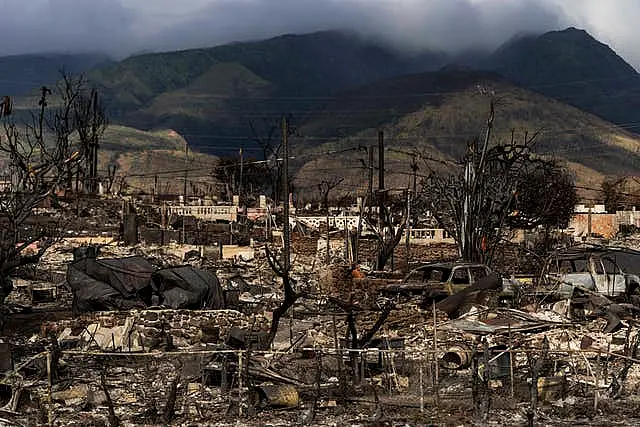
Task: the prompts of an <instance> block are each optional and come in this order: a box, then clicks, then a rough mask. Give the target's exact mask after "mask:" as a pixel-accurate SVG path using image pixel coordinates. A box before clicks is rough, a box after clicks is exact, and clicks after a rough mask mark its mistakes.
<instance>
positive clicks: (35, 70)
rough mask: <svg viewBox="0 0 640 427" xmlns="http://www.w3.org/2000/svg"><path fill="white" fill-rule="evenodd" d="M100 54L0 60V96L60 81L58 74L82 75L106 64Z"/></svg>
mask: <svg viewBox="0 0 640 427" xmlns="http://www.w3.org/2000/svg"><path fill="white" fill-rule="evenodd" d="M110 62H111V60H110V59H109V57H108V56H106V55H102V54H97V53H96V54H46V55H45V54H42V55H15V56H3V57H0V94H1V95H9V96H19V95H25V94H28V93H30V92H32V91H34V90H36V89H37V88H39V87H40V86H42V85H51V84H54V83H55V82H56V81H58V80H59V79H60V73H61V71H62V70H64V71H66V72H69V73H71V74H78V73H85V72H87V71H89V70H91V69H93V68H95V67H98V66H104V65H106V64H108V63H110Z"/></svg>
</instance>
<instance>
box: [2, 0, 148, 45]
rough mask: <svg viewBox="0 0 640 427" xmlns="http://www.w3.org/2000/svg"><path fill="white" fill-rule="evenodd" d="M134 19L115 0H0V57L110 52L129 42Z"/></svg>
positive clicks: (131, 12)
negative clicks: (46, 53)
mask: <svg viewBox="0 0 640 427" xmlns="http://www.w3.org/2000/svg"><path fill="white" fill-rule="evenodd" d="M135 17H136V11H135V10H131V9H127V8H126V7H124V6H123V5H122V4H121V3H120V2H118V1H116V0H90V1H86V0H29V1H24V0H3V1H2V2H1V3H0V54H4V55H7V54H21V53H34V52H50V51H58V52H60V51H63V52H76V51H102V50H113V48H114V47H115V46H118V45H120V46H122V45H123V44H124V43H127V41H128V40H130V36H132V35H133V31H132V29H133V28H132V24H133V23H134V21H135Z"/></svg>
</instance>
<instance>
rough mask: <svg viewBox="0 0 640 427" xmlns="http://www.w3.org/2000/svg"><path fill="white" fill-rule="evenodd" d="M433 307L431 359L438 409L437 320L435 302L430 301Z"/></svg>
mask: <svg viewBox="0 0 640 427" xmlns="http://www.w3.org/2000/svg"><path fill="white" fill-rule="evenodd" d="M432 306H433V358H434V360H435V365H436V366H435V374H436V380H435V389H436V390H435V392H436V393H435V395H436V407H438V408H440V386H439V382H440V367H439V365H438V329H437V328H438V327H437V323H438V321H437V318H436V301H435V300H433V301H432Z"/></svg>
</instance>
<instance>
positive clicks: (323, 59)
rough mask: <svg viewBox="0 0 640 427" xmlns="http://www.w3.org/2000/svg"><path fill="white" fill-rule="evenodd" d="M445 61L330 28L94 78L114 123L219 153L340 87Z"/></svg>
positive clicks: (120, 66) (113, 69) (159, 59)
mask: <svg viewBox="0 0 640 427" xmlns="http://www.w3.org/2000/svg"><path fill="white" fill-rule="evenodd" d="M446 62H447V56H446V55H445V54H442V53H438V52H423V53H421V54H420V55H416V56H415V57H406V56H405V55H403V54H400V53H398V52H396V51H394V50H392V49H389V48H385V47H384V46H380V45H378V44H376V43H374V42H372V41H368V40H365V39H362V38H361V37H359V36H357V35H354V34H349V33H344V32H336V31H325V32H318V33H313V34H303V35H285V36H281V37H276V38H273V39H269V40H264V41H257V42H248V43H234V44H229V45H224V46H218V47H213V48H208V49H193V50H185V51H179V52H167V53H157V54H147V55H140V56H135V57H131V58H128V59H125V60H123V61H121V62H118V63H115V64H112V65H110V66H107V67H103V68H100V69H97V70H94V71H92V72H91V73H90V74H89V78H90V79H91V80H92V81H93V82H94V83H96V84H97V85H98V86H99V87H100V88H101V89H102V91H103V92H104V94H105V97H106V100H107V104H108V105H109V109H110V113H111V117H112V118H113V120H115V121H118V122H119V123H122V124H126V125H128V126H133V127H138V128H143V129H153V128H156V127H160V128H172V129H176V130H177V131H178V132H179V133H181V134H183V135H186V137H187V138H188V139H189V141H190V142H191V143H193V144H194V145H195V146H198V147H200V148H201V149H202V150H205V151H216V150H217V149H216V147H234V149H237V148H238V147H239V146H240V145H241V144H245V146H246V144H249V143H250V142H251V140H252V139H253V135H252V132H251V126H250V123H249V122H250V121H252V122H260V124H262V122H264V121H270V119H276V118H279V117H280V116H281V115H283V114H288V113H290V114H293V115H294V116H295V117H299V116H301V115H303V114H304V113H305V112H306V111H309V110H313V109H315V108H316V107H317V105H318V104H322V103H323V102H324V98H325V97H329V96H332V95H334V94H336V93H339V92H340V91H343V90H347V89H352V88H355V87H357V86H361V85H364V84H368V83H371V82H374V81H377V80H380V79H384V78H388V77H392V76H396V75H400V74H406V73H408V72H415V71H424V70H434V69H437V68H439V67H441V66H442V65H444V64H445V63H446ZM218 152H219V151H218Z"/></svg>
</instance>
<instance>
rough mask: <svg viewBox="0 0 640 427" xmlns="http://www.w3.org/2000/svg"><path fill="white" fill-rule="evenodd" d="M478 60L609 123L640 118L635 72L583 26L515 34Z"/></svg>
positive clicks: (639, 77)
mask: <svg viewBox="0 0 640 427" xmlns="http://www.w3.org/2000/svg"><path fill="white" fill-rule="evenodd" d="M482 65H483V66H484V67H485V68H487V69H491V70H494V71H496V72H498V73H500V74H502V75H504V76H506V77H507V78H509V79H511V80H512V81H514V82H516V83H518V84H520V85H523V86H525V87H528V88H531V89H533V90H536V91H538V92H540V93H542V94H545V95H547V96H550V97H552V98H555V99H557V100H561V101H563V102H567V103H569V104H571V105H574V106H576V107H578V108H580V109H583V110H585V111H588V112H591V113H594V114H597V115H599V116H600V117H602V118H604V119H606V120H609V121H611V122H613V123H617V124H621V125H622V124H629V123H634V122H638V121H640V75H638V73H637V72H636V70H635V69H634V68H633V67H632V66H631V65H629V64H628V63H627V62H626V61H625V60H624V59H622V58H621V57H620V56H618V55H617V54H616V53H615V52H614V51H613V50H612V49H611V48H610V47H609V46H607V45H605V44H603V43H601V42H599V41H598V40H596V39H594V38H593V37H592V36H591V35H589V34H588V33H587V32H586V31H584V30H579V29H576V28H568V29H566V30H563V31H551V32H548V33H545V34H542V35H539V36H525V37H520V38H516V39H514V40H511V41H509V42H507V43H506V44H505V45H503V46H502V47H500V48H499V49H497V50H496V51H495V52H494V53H493V54H492V55H491V56H490V57H488V58H487V59H486V60H485V61H484V62H483V63H482Z"/></svg>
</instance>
